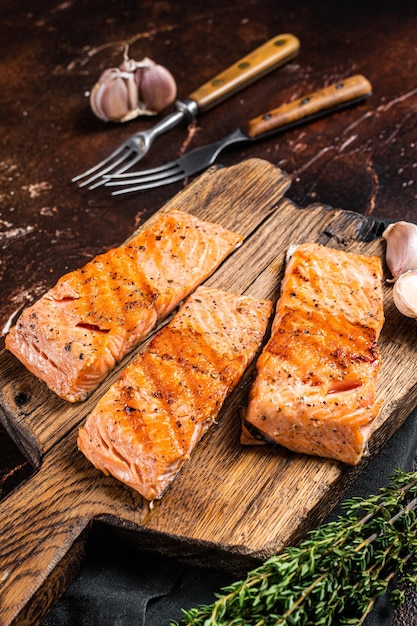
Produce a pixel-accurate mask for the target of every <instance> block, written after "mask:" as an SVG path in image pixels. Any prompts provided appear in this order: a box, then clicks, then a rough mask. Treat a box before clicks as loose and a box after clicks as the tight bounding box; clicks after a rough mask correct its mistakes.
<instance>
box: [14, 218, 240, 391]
mask: <svg viewBox="0 0 417 626" xmlns="http://www.w3.org/2000/svg"><path fill="white" fill-rule="evenodd" d="M241 242H242V237H241V235H238V234H236V233H233V232H231V231H229V230H226V229H225V228H223V227H221V226H219V225H218V224H213V223H210V222H204V221H201V220H199V219H198V218H196V217H194V216H192V215H190V214H188V213H185V212H182V211H178V210H172V211H170V212H168V213H166V214H163V215H161V216H160V217H159V218H158V219H157V220H156V221H155V222H154V223H153V224H151V225H149V226H148V227H146V228H145V229H144V230H142V232H140V233H139V234H138V235H137V236H135V237H134V238H133V239H132V240H131V241H129V242H127V243H125V244H124V245H122V246H120V247H118V248H114V249H111V250H109V251H108V252H106V253H104V254H101V255H99V256H97V257H95V258H94V259H92V260H91V261H90V262H89V263H87V264H86V265H85V266H84V267H82V268H81V269H78V270H75V271H73V272H70V273H68V274H66V275H65V276H63V277H62V278H60V279H59V280H58V282H57V284H56V285H55V286H54V287H53V288H52V289H50V290H49V291H48V292H47V293H46V294H45V295H44V296H42V298H40V299H39V300H38V301H37V302H35V304H33V305H32V306H30V307H28V308H27V309H25V310H24V311H23V313H22V314H21V316H20V317H19V319H18V321H17V323H16V325H15V326H14V327H13V328H12V329H11V330H10V332H9V334H8V335H7V336H6V348H8V350H10V351H11V352H12V353H13V354H14V355H15V356H16V357H17V358H18V359H19V360H20V361H21V362H22V363H23V364H24V365H25V366H26V367H27V369H28V370H30V371H31V372H32V373H33V374H34V375H35V376H37V377H38V378H40V379H42V380H43V381H44V382H45V383H46V384H47V385H48V387H49V388H50V389H51V390H52V391H54V392H55V393H56V394H57V395H58V396H60V397H62V398H64V399H65V400H68V401H70V402H76V401H79V400H84V399H85V398H86V397H87V396H88V395H89V394H90V393H91V392H92V391H93V390H94V389H95V388H96V387H97V386H98V385H99V383H100V382H101V381H102V380H103V379H104V378H105V376H106V375H107V374H108V372H109V371H110V370H111V369H112V368H113V367H114V365H115V364H116V363H117V362H118V361H120V360H121V359H122V358H123V357H124V356H125V355H126V354H127V353H128V352H130V351H131V350H132V349H133V348H134V347H136V346H137V345H138V344H139V343H140V342H141V341H142V340H143V339H144V338H145V337H146V335H148V334H149V332H150V331H151V330H152V329H153V328H154V326H155V325H156V323H157V322H158V321H159V320H160V319H161V318H163V317H165V316H166V315H168V314H169V313H170V312H171V311H172V310H173V309H174V308H175V307H176V306H177V305H178V304H179V303H180V302H181V301H182V300H183V299H184V298H185V297H187V296H188V295H189V294H190V293H191V292H192V291H193V290H194V289H195V288H196V287H197V286H198V285H199V284H200V283H201V282H203V280H205V279H206V278H207V277H208V276H209V275H210V274H212V272H213V271H214V270H215V269H216V268H217V267H218V266H219V265H220V263H221V262H222V261H223V260H224V259H225V257H226V256H227V255H229V254H230V253H231V252H232V251H233V250H234V249H235V248H236V247H237V246H239V245H240V244H241Z"/></svg>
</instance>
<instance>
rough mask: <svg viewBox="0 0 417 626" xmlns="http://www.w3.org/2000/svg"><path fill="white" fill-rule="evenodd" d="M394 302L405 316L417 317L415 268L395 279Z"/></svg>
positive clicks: (416, 278)
mask: <svg viewBox="0 0 417 626" xmlns="http://www.w3.org/2000/svg"><path fill="white" fill-rule="evenodd" d="M392 296H393V299H394V304H395V306H396V307H397V309H398V310H399V312H400V313H402V314H403V315H405V316H406V317H413V318H417V270H409V271H408V272H405V273H404V274H401V276H400V277H399V278H398V279H397V280H396V281H395V285H394V287H393V290H392Z"/></svg>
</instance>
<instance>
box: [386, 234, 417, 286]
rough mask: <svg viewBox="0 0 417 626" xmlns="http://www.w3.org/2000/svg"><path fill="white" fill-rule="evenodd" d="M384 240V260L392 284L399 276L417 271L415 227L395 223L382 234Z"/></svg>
mask: <svg viewBox="0 0 417 626" xmlns="http://www.w3.org/2000/svg"><path fill="white" fill-rule="evenodd" d="M382 236H383V237H384V238H385V239H386V242H387V249H386V254H385V258H386V261H387V265H388V267H389V270H390V272H391V274H392V280H391V281H389V282H393V281H395V280H397V279H398V277H399V276H401V274H404V272H408V271H409V270H414V269H417V225H416V224H413V223H412V222H395V223H393V224H390V225H389V226H388V227H387V228H386V229H385V230H384V232H383V233H382Z"/></svg>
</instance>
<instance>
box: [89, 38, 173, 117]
mask: <svg viewBox="0 0 417 626" xmlns="http://www.w3.org/2000/svg"><path fill="white" fill-rule="evenodd" d="M176 96H177V84H176V82H175V79H174V77H173V75H172V74H171V72H170V71H169V70H168V69H167V68H165V67H163V66H162V65H158V64H157V63H155V61H152V59H148V58H147V57H145V58H144V59H142V61H135V60H134V59H129V57H128V55H127V50H125V53H124V58H123V63H122V64H121V65H120V67H118V68H109V69H107V70H105V71H104V72H103V73H102V74H101V76H100V78H99V80H98V82H97V83H96V84H95V85H94V87H93V89H92V90H91V94H90V106H91V109H92V111H93V113H94V114H95V115H96V116H97V117H98V118H99V119H101V120H103V121H104V122H109V121H113V122H127V121H129V120H132V119H134V118H136V117H138V116H140V115H157V114H158V113H159V112H160V111H162V110H163V109H165V108H166V107H168V106H169V105H170V104H172V103H173V102H174V101H175V98H176Z"/></svg>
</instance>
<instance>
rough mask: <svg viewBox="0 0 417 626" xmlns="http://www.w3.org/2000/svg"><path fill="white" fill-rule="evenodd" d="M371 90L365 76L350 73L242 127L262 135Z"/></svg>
mask: <svg viewBox="0 0 417 626" xmlns="http://www.w3.org/2000/svg"><path fill="white" fill-rule="evenodd" d="M371 94H372V86H371V83H370V82H369V81H368V79H367V78H365V76H362V75H360V74H357V75H355V76H350V77H349V78H344V79H342V80H339V81H338V82H337V83H334V84H333V85H330V86H329V87H324V89H319V90H318V91H313V92H312V93H309V94H307V95H306V96H302V97H301V98H298V99H297V100H294V101H293V102H289V103H287V104H283V105H281V106H279V107H278V108H277V109H272V110H271V111H268V112H267V113H264V114H263V115H259V116H258V117H255V118H253V119H252V120H250V121H249V122H247V123H246V124H245V125H244V126H242V131H243V132H244V133H245V135H247V136H248V137H252V138H259V137H260V136H261V135H264V134H267V133H269V132H272V131H275V130H278V129H280V128H284V127H286V126H291V125H292V124H295V123H297V122H299V121H302V120H304V119H305V118H309V117H314V116H318V115H320V114H321V113H326V112H329V111H331V110H332V109H337V108H338V107H340V106H342V105H347V104H349V103H350V102H354V101H355V100H360V99H362V98H366V97H367V96H370V95H371Z"/></svg>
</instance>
